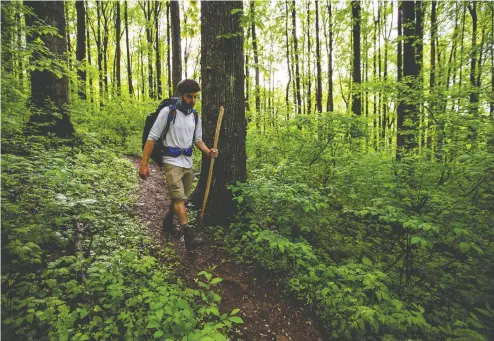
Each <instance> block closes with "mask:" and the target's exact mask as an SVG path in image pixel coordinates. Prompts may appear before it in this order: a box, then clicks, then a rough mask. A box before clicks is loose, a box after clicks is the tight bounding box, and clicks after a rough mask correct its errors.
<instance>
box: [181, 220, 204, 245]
mask: <svg viewBox="0 0 494 341" xmlns="http://www.w3.org/2000/svg"><path fill="white" fill-rule="evenodd" d="M182 229H183V231H184V241H185V248H186V249H187V250H192V249H195V248H196V247H198V246H200V245H202V244H204V240H203V239H202V238H201V237H199V236H195V235H194V228H193V227H192V226H191V225H189V224H184V225H182Z"/></svg>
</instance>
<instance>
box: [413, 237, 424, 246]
mask: <svg viewBox="0 0 494 341" xmlns="http://www.w3.org/2000/svg"><path fill="white" fill-rule="evenodd" d="M421 240H422V237H418V236H415V237H412V240H411V241H410V244H412V245H413V244H418V243H420V241H421Z"/></svg>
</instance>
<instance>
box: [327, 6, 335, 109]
mask: <svg viewBox="0 0 494 341" xmlns="http://www.w3.org/2000/svg"><path fill="white" fill-rule="evenodd" d="M326 6H327V7H328V31H329V32H328V35H329V42H328V101H327V103H326V110H327V111H328V112H332V111H333V110H334V102H333V13H332V5H331V0H328V2H327V5H326Z"/></svg>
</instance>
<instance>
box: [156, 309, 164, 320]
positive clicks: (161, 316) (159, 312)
mask: <svg viewBox="0 0 494 341" xmlns="http://www.w3.org/2000/svg"><path fill="white" fill-rule="evenodd" d="M164 313H165V312H164V311H163V310H158V311H157V312H156V317H157V318H158V320H159V321H161V319H162V318H163V314H164Z"/></svg>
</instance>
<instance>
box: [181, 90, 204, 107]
mask: <svg viewBox="0 0 494 341" xmlns="http://www.w3.org/2000/svg"><path fill="white" fill-rule="evenodd" d="M198 99H199V91H197V92H186V93H185V94H183V95H182V96H180V100H182V101H183V103H185V104H186V105H187V106H188V107H189V108H191V109H192V108H193V107H194V105H196V102H197V100H198Z"/></svg>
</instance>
